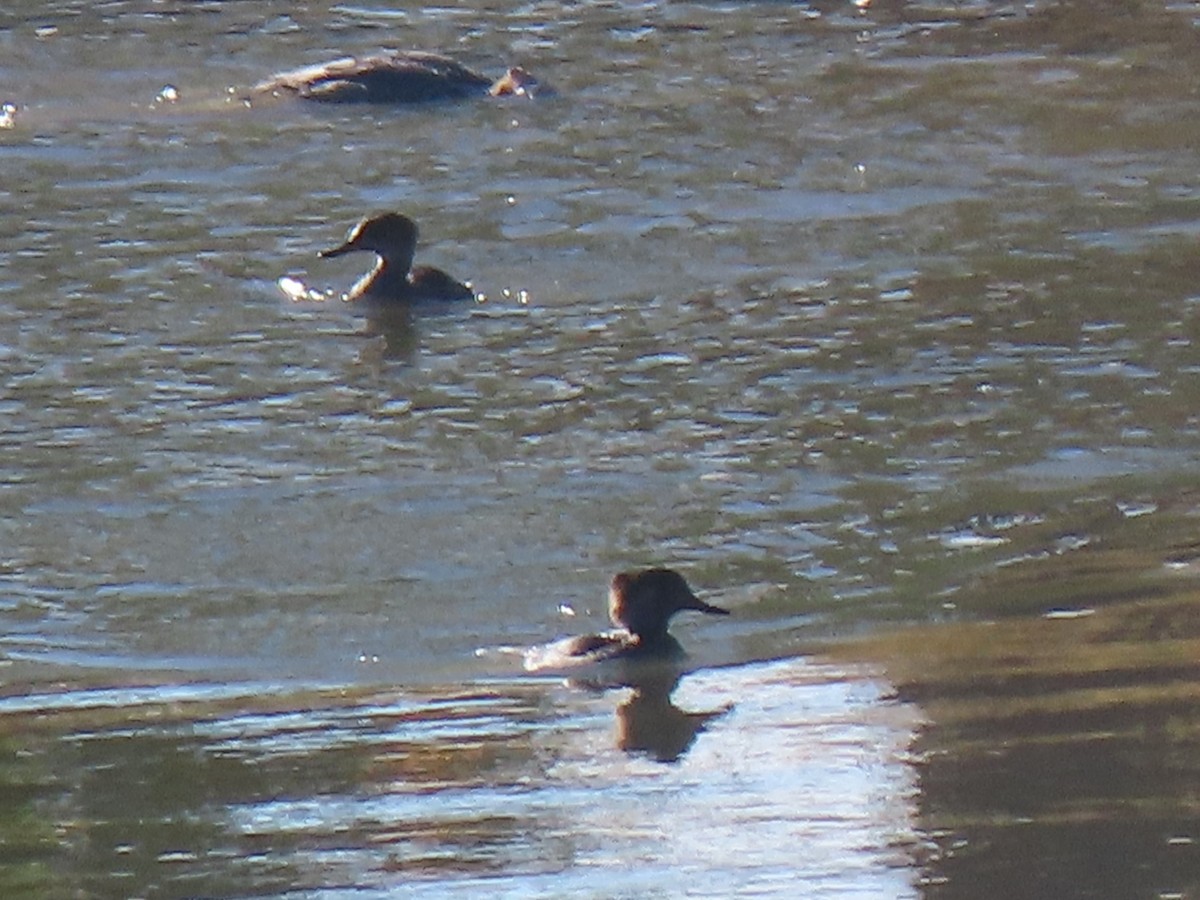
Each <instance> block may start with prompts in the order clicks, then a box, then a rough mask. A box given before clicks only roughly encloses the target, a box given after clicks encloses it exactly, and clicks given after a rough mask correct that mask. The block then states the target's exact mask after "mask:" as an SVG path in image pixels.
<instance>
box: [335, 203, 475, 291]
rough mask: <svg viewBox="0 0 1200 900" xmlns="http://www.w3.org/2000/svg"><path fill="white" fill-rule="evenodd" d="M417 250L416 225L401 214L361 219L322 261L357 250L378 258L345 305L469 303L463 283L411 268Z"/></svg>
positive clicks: (423, 268) (428, 269)
mask: <svg viewBox="0 0 1200 900" xmlns="http://www.w3.org/2000/svg"><path fill="white" fill-rule="evenodd" d="M416 249H417V225H416V223H415V222H414V221H413V220H412V219H410V218H408V216H402V215H400V213H383V214H382V215H378V216H371V217H369V218H366V219H363V220H362V221H361V222H359V223H358V224H357V225H355V226H354V227H353V228H352V229H350V233H349V235H347V237H346V241H345V243H343V244H341V245H340V246H338V247H334V248H332V249H330V250H322V251H321V252H320V253H319V254H318V255H319V256H320V257H321V258H322V259H330V258H332V257H335V256H342V255H343V254H346V253H352V252H354V251H356V250H364V251H369V252H371V253H374V254H376V255H377V256H378V257H379V259H378V261H377V262H376V263H375V268H373V269H372V270H371V271H370V272H368V273H367V274H366V275H364V276H363V277H362V278H360V279H359V280H358V281H357V282H355V284H354V287H352V288H350V291H349V292H348V293H347V294H346V295H345V296H344V297H342V299H343V300H346V301H347V302H352V301H355V300H370V301H375V302H381V303H417V302H421V301H437V300H443V301H446V300H471V299H473V298H474V296H475V295H474V294H473V293H472V292H471V289H470V288H469V287H467V285H465V284H463V283H462V282H459V281H456V280H455V279H454V278H452V277H451V276H449V275H447V274H446V273H445V272H443V271H442V270H441V269H435V268H433V267H432V266H417V267H415V268H414V267H413V264H412V261H413V255H414V254H415V253H416Z"/></svg>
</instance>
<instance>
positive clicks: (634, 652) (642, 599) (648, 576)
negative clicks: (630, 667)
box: [525, 568, 729, 671]
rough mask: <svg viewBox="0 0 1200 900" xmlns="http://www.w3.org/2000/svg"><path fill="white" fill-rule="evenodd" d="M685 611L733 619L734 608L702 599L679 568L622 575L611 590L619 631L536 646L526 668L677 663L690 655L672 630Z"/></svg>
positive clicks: (613, 616) (610, 600) (610, 602)
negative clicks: (674, 618)
mask: <svg viewBox="0 0 1200 900" xmlns="http://www.w3.org/2000/svg"><path fill="white" fill-rule="evenodd" d="M684 610H695V611H697V612H702V613H706V614H708V615H715V616H727V615H729V610H727V609H723V608H722V607H719V606H713V605H712V604H711V603H707V602H705V601H704V600H701V599H700V598H699V597H697V596H696V595H695V593H693V591H692V589H691V588H690V587H689V586H688V583H687V581H686V580H685V579H684V577H683V576H682V575H680V574H679V573H678V572H676V571H675V570H674V569H665V568H652V569H641V570H638V571H631V572H618V573H617V574H616V575H614V576H613V577H612V579H611V581H610V582H609V586H608V616H609V619H610V620H611V621H612V624H613V625H614V626H616V628H615V629H614V630H611V631H605V632H601V633H599V634H589V635H580V636H577V637H569V638H564V639H562V640H559V641H555V642H553V643H551V644H548V645H545V646H543V647H535V648H532V649H531V650H529V651H528V652H527V653H526V654H525V669H526V670H527V671H539V670H544V669H562V668H571V667H575V666H579V665H585V664H588V663H602V662H608V661H611V660H650V661H654V660H658V661H671V660H678V659H679V658H681V657H683V656H684V655H685V654H684V651H683V647H682V646H680V644H679V642H678V641H677V640H675V638H674V637H672V636H671V634H670V632H669V631H668V630H667V626H668V625H669V623H670V620H671V617H672V616H674V615H675V613H677V612H682V611H684Z"/></svg>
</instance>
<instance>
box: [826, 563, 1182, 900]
mask: <svg viewBox="0 0 1200 900" xmlns="http://www.w3.org/2000/svg"><path fill="white" fill-rule="evenodd" d="M1176 550H1177V551H1178V552H1177V553H1174V554H1173V558H1172V560H1171V561H1170V569H1169V572H1168V573H1167V574H1165V575H1163V576H1162V577H1158V578H1150V577H1148V576H1147V575H1146V572H1147V566H1148V564H1149V562H1150V561H1149V560H1148V559H1146V558H1145V554H1139V553H1136V552H1130V551H1121V550H1114V551H1104V552H1096V553H1085V554H1081V555H1078V556H1075V557H1071V558H1064V557H1058V558H1050V559H1046V560H1043V561H1042V562H1041V564H1039V565H1033V566H1030V567H1029V568H1027V569H1026V570H1025V571H1023V572H1021V573H1020V574H1017V573H1000V574H998V575H997V576H995V577H993V578H991V579H989V580H988V583H987V584H986V585H984V586H983V590H982V593H983V594H984V595H985V598H986V595H987V594H989V593H990V594H993V595H1008V594H1021V595H1023V596H1024V600H1023V601H1022V603H1023V605H1025V606H1027V607H1028V606H1031V605H1033V603H1034V601H1033V599H1032V598H1034V597H1039V596H1040V597H1041V598H1042V604H1043V610H1044V613H1043V615H1041V616H1038V617H1036V618H1031V617H1027V616H1024V615H1023V616H1021V617H1017V618H1009V619H1001V620H996V621H987V622H980V621H972V622H963V623H954V624H945V625H940V626H923V627H919V628H913V629H909V630H903V631H900V632H897V633H893V634H889V635H883V636H879V637H876V638H872V639H868V640H866V641H862V642H856V643H855V644H854V645H853V647H849V646H846V647H842V648H838V649H837V650H836V651H835V652H836V653H838V654H841V653H845V652H847V651H849V653H850V654H851V655H852V656H855V657H858V656H859V655H860V654H861V655H865V656H866V657H867V658H870V659H872V660H874V661H876V662H880V661H882V662H883V663H884V664H885V665H886V670H887V673H888V676H889V678H890V679H891V680H892V681H893V683H894V684H896V686H897V691H898V696H899V697H900V698H901V699H903V700H905V701H908V702H912V703H915V704H919V706H920V707H921V709H922V711H923V712H924V713H925V714H926V715H927V716H928V721H927V724H926V726H925V727H924V729H923V730H922V732H921V734H920V737H919V738H918V740H917V742H916V744H915V749H916V751H917V753H918V756H919V759H920V761H919V762H918V763H917V764H916V770H917V773H918V784H919V791H920V793H919V801H918V808H919V809H918V814H917V818H918V824H919V827H920V829H921V830H922V832H923V833H924V834H925V835H926V837H927V838H928V839H929V841H930V845H931V847H932V848H933V852H932V854H931V856H930V858H929V860H928V862H927V864H926V865H925V867H924V873H923V879H922V882H923V892H924V895H925V896H927V897H939V898H941V897H945V898H951V897H971V898H988V897H996V898H1000V897H1006V898H1007V897H1137V896H1159V897H1191V896H1195V895H1196V892H1197V891H1198V890H1200V859H1198V857H1197V841H1198V840H1200V833H1198V832H1197V821H1198V818H1197V816H1198V813H1200V800H1198V798H1197V795H1196V792H1195V790H1194V789H1193V787H1192V786H1193V785H1196V784H1198V783H1200V712H1198V709H1200V707H1198V705H1197V699H1198V697H1200V688H1198V687H1197V684H1198V681H1197V676H1200V613H1198V612H1197V610H1200V592H1197V590H1196V589H1195V587H1194V569H1195V558H1196V548H1195V546H1194V542H1193V543H1192V545H1191V546H1188V545H1186V544H1181V545H1180V546H1178V547H1177V548H1176ZM1160 571H1161V570H1160ZM1181 575H1183V576H1188V577H1187V578H1186V581H1181V580H1180V577H1181ZM1013 576H1016V577H1013ZM1083 585H1090V587H1087V588H1084V587H1081V586H1083ZM992 599H993V602H995V601H997V600H998V599H999V596H993V598H992Z"/></svg>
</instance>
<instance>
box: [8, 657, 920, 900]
mask: <svg viewBox="0 0 1200 900" xmlns="http://www.w3.org/2000/svg"><path fill="white" fill-rule="evenodd" d="M653 690H654V689H653V688H650V687H644V688H643V690H642V692H641V693H640V694H635V695H633V696H631V697H629V698H627V699H624V700H621V699H619V698H618V697H617V696H615V695H613V694H611V693H610V694H601V693H589V692H582V691H579V690H574V689H564V688H560V687H555V686H554V685H553V684H550V683H546V682H541V683H522V684H513V683H507V684H505V683H494V684H490V685H486V686H479V687H477V688H475V689H473V690H472V691H461V692H440V691H430V692H426V693H424V694H416V693H410V692H399V691H389V692H386V693H373V692H367V691H357V692H348V691H346V690H344V689H329V690H323V691H309V692H303V693H298V692H287V691H279V690H277V689H266V690H256V691H253V692H247V690H246V689H245V688H239V687H236V686H231V687H225V688H222V687H211V688H209V687H204V686H197V687H194V688H177V689H170V690H161V689H150V688H147V689H145V690H143V691H110V692H88V691H84V692H79V693H69V694H60V695H42V696H35V697H25V698H14V699H13V700H11V701H8V702H6V703H4V704H2V705H0V729H2V730H3V733H4V734H5V737H4V738H3V741H4V743H5V745H6V746H7V747H8V748H10V749H11V750H16V749H17V747H18V745H19V746H20V752H19V753H16V752H14V753H12V754H11V755H8V756H6V761H5V762H4V765H3V766H2V767H0V771H2V772H3V782H4V784H5V793H6V795H8V796H9V797H10V799H11V801H12V802H10V803H7V804H5V807H4V812H3V813H2V814H0V834H3V837H4V845H5V847H6V848H8V849H7V850H6V856H7V859H6V865H5V867H4V868H3V869H2V870H0V871H2V872H3V875H2V879H3V882H2V883H3V884H4V886H5V887H6V896H17V895H21V894H25V895H41V896H66V895H69V894H72V893H75V892H80V893H82V894H84V895H95V894H101V895H107V894H111V893H114V892H120V893H123V894H126V895H128V896H138V895H144V893H145V892H147V891H149V892H150V893H153V894H155V895H157V896H178V897H183V896H234V895H239V896H241V895H245V894H247V893H250V894H256V895H257V894H282V893H284V892H287V891H301V892H312V891H321V892H322V893H321V896H364V895H365V896H393V895H394V893H395V892H398V891H399V892H407V891H430V890H434V889H436V890H437V892H438V893H439V895H447V896H472V895H473V893H474V892H477V891H479V890H481V889H482V888H483V886H484V885H487V886H488V890H489V891H493V892H497V891H498V892H500V893H502V894H504V895H514V896H528V895H535V896H537V895H543V894H562V893H563V892H564V891H565V892H572V891H574V890H584V891H586V892H587V893H589V894H592V895H596V896H599V895H606V896H612V895H614V894H615V895H633V894H637V893H641V892H643V891H647V890H649V891H654V890H657V887H656V886H658V885H662V884H667V883H669V881H663V879H669V878H670V877H671V876H670V873H671V872H681V871H683V872H686V871H690V870H693V869H702V870H703V871H704V873H705V874H704V878H703V879H702V880H701V881H699V882H697V883H696V884H695V885H691V886H690V887H689V889H690V890H696V891H699V892H701V893H703V894H705V895H708V896H727V895H728V892H729V891H731V890H735V889H741V888H748V887H753V886H756V885H757V886H758V887H759V888H761V889H762V890H764V891H768V892H770V891H774V890H780V889H783V887H784V886H785V885H790V886H792V887H802V888H804V889H805V890H812V891H820V890H824V889H827V888H834V886H836V885H837V884H839V883H851V884H853V885H854V886H855V890H856V891H860V892H862V894H863V896H866V895H868V893H869V892H870V891H877V893H875V894H874V896H912V895H913V894H912V891H911V889H910V888H909V887H908V882H909V877H910V876H909V875H908V874H907V873H906V871H905V865H904V862H903V861H904V859H905V858H907V856H908V855H909V854H910V853H911V852H912V846H913V841H914V838H913V833H912V831H911V828H910V825H909V822H908V816H909V814H910V812H911V810H910V804H911V799H912V798H911V791H912V787H911V782H910V770H909V769H908V766H907V764H906V755H905V752H904V748H905V746H906V745H907V743H908V742H909V741H910V740H911V736H912V732H911V728H912V724H913V720H914V718H913V711H912V710H911V708H909V707H904V706H901V705H898V704H895V703H893V702H891V701H887V700H886V699H885V698H884V697H883V696H882V695H881V691H880V687H879V685H877V684H876V683H875V682H874V681H873V680H871V679H867V678H864V677H863V676H862V675H861V674H859V673H855V672H852V671H844V670H836V669H832V668H829V667H818V666H814V665H811V664H806V663H803V662H784V663H775V664H769V665H759V666H748V667H745V668H741V669H736V670H725V671H722V672H719V673H716V672H714V673H707V674H703V675H696V676H693V677H689V678H688V679H686V680H685V682H684V683H683V685H682V686H681V692H682V693H684V694H685V695H686V696H685V697H684V698H682V699H681V701H680V702H681V703H682V704H683V705H687V706H691V705H696V706H703V707H719V708H721V709H723V710H724V711H725V714H724V716H722V717H720V718H715V719H711V720H710V722H709V727H710V729H711V732H712V733H711V735H709V734H705V735H703V736H702V739H701V740H699V741H696V742H695V743H694V745H693V746H692V749H691V751H690V752H689V753H687V754H686V755H683V756H680V755H679V754H681V753H682V752H683V751H684V749H685V748H684V747H683V746H679V747H676V748H675V755H676V762H675V764H674V765H673V766H670V767H663V766H662V765H661V764H659V763H655V762H652V761H649V760H647V759H646V757H645V756H643V755H642V754H641V753H636V754H634V755H628V754H627V753H624V752H621V750H620V749H618V748H617V746H616V744H618V743H624V742H627V741H629V740H641V739H643V737H644V734H645V732H643V735H642V737H639V736H637V735H636V734H635V731H637V730H638V729H640V728H643V727H644V726H646V725H649V724H650V723H649V722H647V721H646V720H645V719H644V714H646V713H648V712H650V710H649V709H648V708H647V707H646V706H645V704H647V703H661V704H662V707H661V708H663V709H666V710H670V711H671V713H670V715H671V716H672V717H674V721H669V722H661V723H657V724H654V725H653V730H655V731H657V732H658V733H659V734H660V735H665V734H666V733H667V732H671V733H672V734H674V735H676V736H677V737H682V731H680V729H679V727H678V726H679V723H680V722H681V721H683V720H684V719H686V718H687V715H686V714H684V713H681V712H680V711H679V710H678V709H677V708H675V707H674V706H672V705H670V704H669V703H668V702H667V701H666V700H665V698H663V697H661V696H660V697H659V698H658V699H651V694H652V693H653ZM784 709H786V710H788V712H787V713H786V714H785V715H781V712H782V710H784ZM631 710H634V711H633V712H631ZM614 717H615V719H616V722H617V725H616V734H617V738H616V741H615V742H614V740H613V736H612V732H613V729H612V725H611V722H612V720H613V719H614ZM639 718H641V721H639V722H637V723H636V724H634V720H638V719H639ZM605 720H609V724H608V725H607V726H605V724H604V722H605ZM698 723H699V719H698V718H693V719H692V721H691V724H690V725H689V727H688V729H687V730H688V736H687V738H686V740H687V742H689V743H690V742H691V741H692V740H693V739H694V738H695V732H696V725H697V724H698ZM710 736H711V738H712V740H705V738H707V737H710ZM655 740H657V738H656V739H655ZM629 749H633V748H629ZM637 749H642V748H637ZM653 752H654V753H655V754H656V755H661V754H662V748H659V747H656V748H655V749H654V751H653ZM31 823H33V824H35V825H36V827H35V828H30V827H29V825H30V824H31ZM751 823H753V827H749V826H750V824H751ZM798 837H799V838H801V840H799V841H798V840H797V838H798ZM18 848H19V850H20V854H19V855H18V853H17V850H18ZM18 858H20V859H21V860H22V861H21V862H20V863H19V864H18ZM631 861H636V863H637V865H636V866H630V862H631ZM848 869H852V870H853V872H854V874H853V877H852V878H851V879H849V880H848V881H847V880H846V878H845V876H843V875H842V874H840V873H842V872H845V871H846V870H848ZM601 885H603V887H600V886H601ZM835 889H836V888H835Z"/></svg>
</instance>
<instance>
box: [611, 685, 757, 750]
mask: <svg viewBox="0 0 1200 900" xmlns="http://www.w3.org/2000/svg"><path fill="white" fill-rule="evenodd" d="M681 675H682V672H679V671H676V672H673V673H666V672H658V673H646V677H644V678H641V679H637V680H636V681H635V683H634V684H632V685H630V687H632V688H633V691H632V693H631V694H630V695H629V697H628V698H627V699H626V700H625V701H624V702H623V703H622V704H621V705H620V706H618V707H617V747H618V748H620V749H621V750H624V751H625V752H626V753H631V754H646V755H647V756H650V757H651V758H652V759H654V760H657V761H658V762H675V761H677V760H678V759H679V758H680V757H682V756H683V755H684V754H685V753H686V752H687V751H688V749H689V748H690V747H691V746H692V744H693V743H695V741H696V736H697V735H698V734H699V733H700V732H701V731H702V730H703V729H704V728H705V726H707V725H708V723H709V722H711V721H712V720H713V719H717V718H720V717H721V716H723V715H725V713H727V712H729V710H731V709H732V708H733V705H732V704H726V705H725V706H722V707H720V708H719V709H714V710H710V711H707V712H687V711H685V710H682V709H680V708H679V707H678V706H676V705H675V704H674V703H672V702H671V692H672V691H674V690H675V685H677V684H678V683H679V678H680V676H681Z"/></svg>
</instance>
